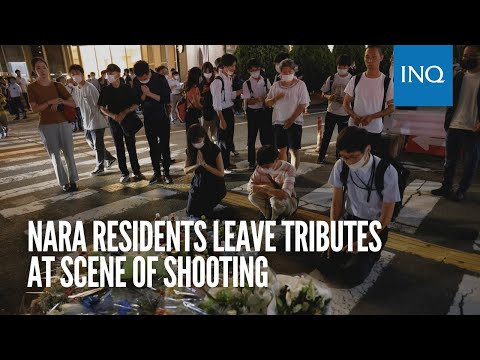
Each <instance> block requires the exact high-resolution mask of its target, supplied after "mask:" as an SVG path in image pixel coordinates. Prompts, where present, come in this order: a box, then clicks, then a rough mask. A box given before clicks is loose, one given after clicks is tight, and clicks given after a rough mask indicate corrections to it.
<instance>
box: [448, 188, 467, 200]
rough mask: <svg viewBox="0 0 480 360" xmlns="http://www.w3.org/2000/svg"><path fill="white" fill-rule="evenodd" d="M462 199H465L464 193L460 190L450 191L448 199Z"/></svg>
mask: <svg viewBox="0 0 480 360" xmlns="http://www.w3.org/2000/svg"><path fill="white" fill-rule="evenodd" d="M463 199H465V193H464V192H463V191H461V190H457V191H455V192H453V191H452V193H451V195H450V200H453V201H462V200H463Z"/></svg>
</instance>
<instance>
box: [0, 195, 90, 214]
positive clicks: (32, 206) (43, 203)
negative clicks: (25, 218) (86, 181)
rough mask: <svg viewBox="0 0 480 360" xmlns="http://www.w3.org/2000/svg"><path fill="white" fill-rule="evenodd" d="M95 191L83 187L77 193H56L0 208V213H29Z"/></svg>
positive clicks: (79, 197)
mask: <svg viewBox="0 0 480 360" xmlns="http://www.w3.org/2000/svg"><path fill="white" fill-rule="evenodd" d="M96 193H98V191H96V190H92V189H84V190H80V191H79V192H77V193H69V194H62V195H57V196H53V197H50V198H47V199H43V200H38V201H34V202H32V203H29V204H26V205H22V206H17V207H13V208H9V209H3V210H0V215H2V216H3V217H4V218H11V217H13V216H19V215H24V214H29V213H32V212H35V211H40V210H43V209H45V208H46V207H47V206H50V205H53V204H55V203H56V202H58V201H71V200H77V199H82V198H84V197H87V196H90V195H93V194H96Z"/></svg>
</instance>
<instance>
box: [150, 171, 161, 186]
mask: <svg viewBox="0 0 480 360" xmlns="http://www.w3.org/2000/svg"><path fill="white" fill-rule="evenodd" d="M161 178H162V176H161V175H160V174H157V173H155V174H153V176H152V178H151V179H150V181H149V182H148V183H149V184H150V185H153V184H157V183H158V182H159V181H160V179H161Z"/></svg>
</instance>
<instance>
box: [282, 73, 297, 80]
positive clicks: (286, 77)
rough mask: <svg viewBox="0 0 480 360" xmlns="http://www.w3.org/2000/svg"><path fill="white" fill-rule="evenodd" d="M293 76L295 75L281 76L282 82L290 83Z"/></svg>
mask: <svg viewBox="0 0 480 360" xmlns="http://www.w3.org/2000/svg"><path fill="white" fill-rule="evenodd" d="M294 76H295V74H288V75H284V74H282V75H281V77H282V81H287V82H288V81H292V80H293V77H294Z"/></svg>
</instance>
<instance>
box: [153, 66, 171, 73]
mask: <svg viewBox="0 0 480 360" xmlns="http://www.w3.org/2000/svg"><path fill="white" fill-rule="evenodd" d="M163 69H167V70H168V68H167V67H166V66H165V65H160V66H159V67H157V68H156V69H155V71H156V72H160V71H162V70H163Z"/></svg>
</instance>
